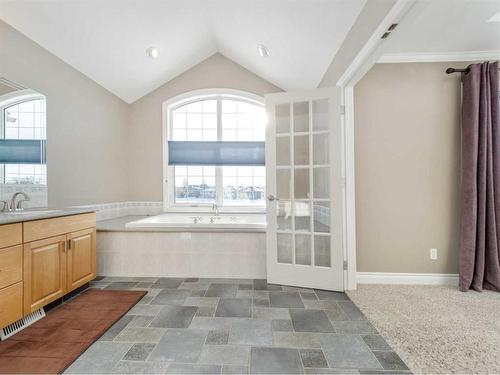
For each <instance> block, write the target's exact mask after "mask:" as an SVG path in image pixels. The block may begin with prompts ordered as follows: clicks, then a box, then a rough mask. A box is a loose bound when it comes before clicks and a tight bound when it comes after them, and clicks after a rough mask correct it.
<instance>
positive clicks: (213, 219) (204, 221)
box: [125, 213, 267, 231]
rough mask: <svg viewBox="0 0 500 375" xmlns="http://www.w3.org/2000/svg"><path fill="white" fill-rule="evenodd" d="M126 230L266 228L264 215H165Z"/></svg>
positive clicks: (151, 218)
mask: <svg viewBox="0 0 500 375" xmlns="http://www.w3.org/2000/svg"><path fill="white" fill-rule="evenodd" d="M125 226H126V228H165V229H167V228H184V229H190V230H196V229H235V230H262V231H264V230H265V229H266V227H267V223H266V215H265V214H220V215H217V216H215V215H213V214H178V213H165V214H160V215H156V216H150V217H147V218H144V219H140V220H136V221H131V222H129V223H127V224H126V225H125Z"/></svg>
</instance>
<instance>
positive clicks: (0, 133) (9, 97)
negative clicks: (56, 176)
mask: <svg viewBox="0 0 500 375" xmlns="http://www.w3.org/2000/svg"><path fill="white" fill-rule="evenodd" d="M39 99H43V100H45V101H46V100H47V99H46V97H45V95H42V94H40V93H38V92H36V91H34V90H31V89H24V90H17V91H13V92H9V93H7V94H4V95H1V96H0V139H4V137H5V110H6V109H7V108H9V107H12V106H14V105H17V104H21V103H24V102H29V101H31V100H39ZM45 117H47V113H45ZM45 134H47V129H45ZM45 180H46V181H47V176H45ZM0 184H1V185H3V186H19V185H18V184H6V183H5V167H4V164H0ZM47 185H48V181H47V183H46V184H45V185H41V184H23V186H47Z"/></svg>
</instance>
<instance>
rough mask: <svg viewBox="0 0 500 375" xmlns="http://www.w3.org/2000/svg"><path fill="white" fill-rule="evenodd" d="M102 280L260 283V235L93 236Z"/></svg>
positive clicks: (262, 243)
mask: <svg viewBox="0 0 500 375" xmlns="http://www.w3.org/2000/svg"><path fill="white" fill-rule="evenodd" d="M96 246H97V274H98V275H102V276H125V277H126V276H132V277H141V276H156V277H161V276H164V277H216V278H227V277H229V278H235V277H236V278H241V277H242V278H263V277H265V276H266V234H265V233H245V232H242V233H240V232H234V231H231V232H179V231H176V232H163V231H162V232H136V231H101V230H100V225H99V223H98V232H97V243H96Z"/></svg>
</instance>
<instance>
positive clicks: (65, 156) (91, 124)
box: [0, 21, 128, 206]
mask: <svg viewBox="0 0 500 375" xmlns="http://www.w3.org/2000/svg"><path fill="white" fill-rule="evenodd" d="M0 76H3V77H5V78H8V79H10V80H12V81H14V82H17V83H19V84H21V85H23V86H26V87H29V88H32V89H34V90H36V91H38V92H40V93H42V94H44V95H45V96H46V97H47V144H48V154H47V168H48V183H49V205H51V206H67V205H76V204H87V203H101V202H112V201H120V200H125V199H126V198H127V192H128V188H127V180H128V178H127V175H128V168H127V146H128V128H127V113H128V106H127V104H126V103H125V102H123V101H122V100H120V99H118V98H117V97H116V96H114V95H113V94H111V93H110V92H108V91H106V90H105V89H103V88H102V87H101V86H99V85H97V84H96V83H95V82H93V81H92V80H90V79H89V78H87V77H85V76H84V75H83V74H81V73H79V72H78V71H76V70H75V69H73V68H72V67H70V66H69V65H68V64H66V63H64V62H63V61H62V60H60V59H58V58H57V57H55V56H54V55H52V54H51V53H49V52H48V51H46V50H45V49H43V48H41V47H40V46H39V45H37V44H36V43H34V42H33V41H31V40H30V39H28V38H26V37H25V36H24V35H22V34H20V33H19V32H17V31H16V30H14V29H13V28H11V27H10V26H8V25H7V24H6V23H4V22H2V21H0Z"/></svg>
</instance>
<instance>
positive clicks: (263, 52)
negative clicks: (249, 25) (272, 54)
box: [257, 44, 269, 57]
mask: <svg viewBox="0 0 500 375" xmlns="http://www.w3.org/2000/svg"><path fill="white" fill-rule="evenodd" d="M257 50H258V51H259V55H260V56H261V57H268V56H269V50H268V49H267V47H266V46H264V45H262V44H259V45H258V46H257Z"/></svg>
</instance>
